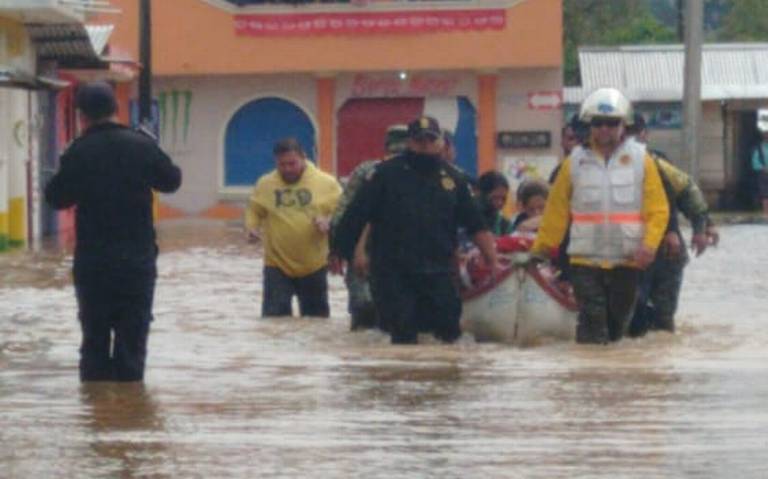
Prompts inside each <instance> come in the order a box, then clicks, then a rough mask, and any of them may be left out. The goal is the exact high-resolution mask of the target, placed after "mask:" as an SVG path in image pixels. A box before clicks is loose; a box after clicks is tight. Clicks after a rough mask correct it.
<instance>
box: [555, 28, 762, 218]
mask: <svg viewBox="0 0 768 479" xmlns="http://www.w3.org/2000/svg"><path fill="white" fill-rule="evenodd" d="M684 61H685V57H684V51H683V46H682V45H642V46H640V45H631V46H619V47H584V48H581V49H580V50H579V66H580V69H581V75H582V86H581V87H574V88H570V87H569V88H566V89H565V103H566V104H565V109H564V112H565V116H566V118H569V117H570V115H572V114H573V113H574V112H575V111H577V110H578V104H579V102H580V101H581V99H582V98H583V97H584V96H585V95H586V94H589V92H591V91H593V90H594V89H596V88H599V87H602V86H612V87H616V88H619V89H620V90H622V91H623V92H625V94H626V95H627V97H628V98H629V99H630V101H632V102H633V103H634V105H635V109H636V110H637V111H639V112H640V113H642V114H643V116H644V117H645V119H646V122H647V123H648V126H649V132H650V144H651V146H652V147H653V148H656V149H659V150H661V151H664V152H665V153H666V154H667V155H668V156H669V158H670V159H671V160H672V161H673V162H674V163H676V164H677V165H678V166H680V167H681V168H683V169H684V170H688V169H689V167H690V165H686V164H683V163H682V145H683V143H682V122H683V117H682V98H683V67H684ZM662 72H663V73H662ZM701 101H702V103H701V111H702V118H701V123H700V126H701V129H700V132H699V135H700V136H699V140H700V147H699V151H700V156H699V158H698V168H697V170H698V172H699V177H698V178H697V180H698V182H699V184H700V185H701V187H702V189H703V190H704V192H705V194H706V196H707V199H708V201H709V203H710V204H711V205H712V206H714V207H718V208H729V209H731V208H737V209H742V208H750V207H752V206H753V205H754V198H755V191H754V189H755V186H756V183H755V176H754V174H753V172H752V169H751V166H750V160H751V152H752V149H753V148H754V147H755V145H756V144H757V142H758V141H759V138H760V137H759V134H758V131H757V121H756V120H757V110H758V109H760V108H766V107H768V44H765V43H730V44H707V45H704V48H703V52H702V88H701Z"/></svg>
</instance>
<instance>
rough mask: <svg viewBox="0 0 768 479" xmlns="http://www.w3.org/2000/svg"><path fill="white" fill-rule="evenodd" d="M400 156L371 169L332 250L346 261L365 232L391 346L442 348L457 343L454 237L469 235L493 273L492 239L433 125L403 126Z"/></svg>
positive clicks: (423, 120) (425, 122)
mask: <svg viewBox="0 0 768 479" xmlns="http://www.w3.org/2000/svg"><path fill="white" fill-rule="evenodd" d="M408 135H409V139H408V147H407V150H406V152H405V153H403V154H401V155H398V156H396V157H394V158H392V159H390V160H388V161H386V162H382V163H380V164H379V165H377V167H376V169H375V170H374V171H372V174H371V175H370V177H369V178H368V180H367V181H366V183H365V184H364V185H363V186H362V188H361V189H360V192H359V193H358V195H357V196H356V197H355V199H354V200H353V202H352V204H351V205H350V206H349V208H348V209H347V211H346V212H345V214H344V216H343V217H342V218H341V221H340V223H339V226H338V229H337V234H336V235H335V237H334V240H333V244H332V249H333V251H334V253H335V254H338V255H340V256H341V257H343V258H347V259H349V258H351V257H352V254H353V251H354V247H355V244H356V243H357V240H358V238H359V236H360V234H361V232H362V230H363V228H364V227H365V225H366V224H367V223H370V224H371V266H370V267H371V271H370V274H371V291H372V293H373V297H374V302H375V304H376V308H377V310H378V311H379V315H380V317H381V319H382V321H384V323H385V325H384V326H385V329H387V330H389V332H390V334H391V338H392V343H393V344H415V343H416V342H417V334H418V333H419V332H420V331H431V332H433V333H434V335H435V336H436V337H437V338H438V339H440V340H442V341H444V342H448V343H450V342H453V341H455V340H456V339H458V338H459V336H460V335H461V329H460V326H459V319H460V316H461V301H460V299H459V296H458V291H457V289H456V285H455V282H454V271H455V267H456V266H455V262H454V258H455V251H456V247H457V230H458V228H459V227H464V228H466V231H467V233H468V234H469V235H470V236H471V237H472V239H473V240H474V242H475V243H476V244H477V245H478V247H479V248H480V250H481V252H482V254H483V257H484V259H485V260H486V262H487V264H488V265H489V267H491V268H493V270H494V271H496V270H498V262H497V260H496V253H495V249H494V241H493V235H492V234H491V233H490V232H489V231H488V228H487V227H486V225H485V223H484V221H483V217H482V215H481V214H480V211H479V210H478V209H477V206H476V205H475V203H474V201H472V196H471V193H470V190H469V187H468V185H467V183H466V181H465V180H464V179H463V178H461V177H460V175H458V174H457V173H456V172H455V170H454V169H453V168H449V167H448V166H447V164H446V163H445V162H444V160H443V159H442V158H441V153H442V150H443V140H442V133H441V130H440V126H439V124H438V122H437V120H435V119H434V118H431V117H421V118H418V119H416V120H414V121H413V122H411V123H410V124H409V125H408Z"/></svg>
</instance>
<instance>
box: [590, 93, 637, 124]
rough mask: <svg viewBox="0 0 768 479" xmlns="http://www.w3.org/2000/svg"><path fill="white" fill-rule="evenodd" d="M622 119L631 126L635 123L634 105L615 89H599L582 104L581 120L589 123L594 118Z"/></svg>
mask: <svg viewBox="0 0 768 479" xmlns="http://www.w3.org/2000/svg"><path fill="white" fill-rule="evenodd" d="M596 116H598V117H607V118H620V119H622V120H624V123H625V124H627V125H631V124H632V121H633V117H634V115H633V111H632V104H631V103H630V102H629V100H627V97H625V96H624V95H623V94H622V93H621V92H620V91H619V90H617V89H615V88H598V89H597V90H595V91H593V92H592V93H590V94H589V96H587V98H585V99H584V101H583V102H582V103H581V111H580V112H579V119H580V120H581V121H584V122H586V123H589V122H590V121H591V120H592V118H593V117H596Z"/></svg>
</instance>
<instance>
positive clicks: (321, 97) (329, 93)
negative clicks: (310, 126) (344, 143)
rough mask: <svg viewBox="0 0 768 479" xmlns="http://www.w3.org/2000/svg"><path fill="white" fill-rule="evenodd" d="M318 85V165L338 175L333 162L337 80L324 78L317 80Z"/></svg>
mask: <svg viewBox="0 0 768 479" xmlns="http://www.w3.org/2000/svg"><path fill="white" fill-rule="evenodd" d="M315 82H316V85H317V125H318V130H319V131H318V135H317V142H318V145H317V156H318V158H317V165H318V166H319V167H320V169H322V170H323V171H326V172H328V173H333V174H335V173H336V165H335V164H334V163H335V162H334V161H333V157H334V154H333V151H334V146H335V142H334V134H333V133H334V130H335V124H336V122H335V121H334V120H335V117H336V112H335V111H334V108H335V102H336V79H335V78H333V77H329V76H322V77H318V78H316V79H315Z"/></svg>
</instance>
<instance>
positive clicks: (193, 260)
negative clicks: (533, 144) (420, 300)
mask: <svg viewBox="0 0 768 479" xmlns="http://www.w3.org/2000/svg"><path fill="white" fill-rule="evenodd" d="M721 233H722V241H721V245H720V247H719V248H717V249H714V250H710V251H708V252H707V253H706V254H705V255H704V256H703V257H702V258H701V259H694V260H693V261H692V263H691V264H690V265H689V266H688V268H687V270H686V282H685V285H684V289H683V294H682V298H681V307H680V311H679V314H678V325H679V328H678V333H677V334H676V335H674V336H672V335H668V334H664V333H658V334H650V335H649V336H647V337H645V338H642V339H639V340H625V341H623V342H622V343H620V344H618V345H613V346H609V347H591V346H589V347H587V346H576V345H575V344H566V343H551V344H542V345H539V346H537V347H532V348H526V349H517V348H511V347H507V346H502V345H492V344H476V343H475V342H474V341H473V340H472V338H471V337H466V335H465V337H464V338H462V340H461V341H460V342H459V344H457V345H453V346H445V345H440V344H436V343H430V344H426V345H420V346H417V347H407V346H406V347H404V346H398V347H394V346H391V345H389V341H388V337H386V336H384V335H383V334H380V333H377V332H360V333H350V332H348V329H349V320H348V318H347V315H346V292H345V290H344V288H343V283H342V281H341V280H340V279H339V278H338V277H334V278H333V279H332V282H331V291H332V292H331V295H332V303H331V310H332V315H333V317H332V318H330V319H329V320H323V319H269V320H264V319H260V318H259V312H260V290H261V268H262V264H261V261H260V259H259V256H260V255H259V249H258V247H257V246H254V245H248V244H244V242H243V240H242V235H241V232H240V230H238V229H236V228H234V227H228V226H226V225H224V224H222V223H202V222H199V223H198V222H189V221H187V222H169V223H164V224H163V225H162V226H161V229H160V238H161V241H160V243H161V251H162V253H161V256H160V261H159V270H160V278H159V281H158V288H157V294H156V301H155V308H154V313H155V322H154V323H153V325H152V333H151V335H150V344H149V359H148V365H147V377H146V384H145V385H144V386H140V385H135V384H134V385H130V384H128V385H116V384H91V385H88V386H81V385H80V383H79V382H78V374H77V360H78V353H77V348H78V346H79V339H80V333H79V326H78V323H77V321H76V305H75V300H74V294H73V289H72V286H71V282H70V279H69V267H70V263H71V257H69V256H68V255H67V254H66V253H62V252H58V251H56V250H54V249H50V248H48V249H44V250H43V251H42V252H37V253H28V252H13V253H10V254H6V255H3V256H0V270H1V271H2V275H0V442H1V443H2V444H3V447H2V449H1V450H0V478H3V479H6V478H42V477H105V478H106V477H109V478H114V477H116V478H134V477H153V478H156V477H174V478H197V477H200V478H230V477H232V478H253V477H298V478H303V477H322V478H325V477H334V478H336V477H341V478H348V477H349V478H351V477H366V478H374V477H382V478H383V477H398V478H426V477H435V478H441V479H445V478H460V477H461V478H466V477H492V478H497V477H498V478H518V477H519V478H574V477H578V478H616V477H622V478H624V477H627V478H635V477H637V478H657V477H658V478H661V477H692V478H734V479H735V478H739V479H742V478H757V479H759V478H766V477H768V461H767V460H766V456H768V347H767V346H766V345H768V327H767V326H768V300H766V296H767V295H766V291H768V283H766V271H768V255H766V254H765V245H766V244H768V226H760V225H737V226H726V227H723V228H722V231H721Z"/></svg>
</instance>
